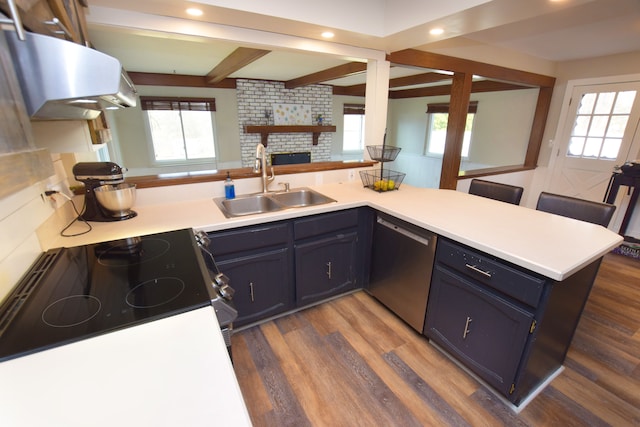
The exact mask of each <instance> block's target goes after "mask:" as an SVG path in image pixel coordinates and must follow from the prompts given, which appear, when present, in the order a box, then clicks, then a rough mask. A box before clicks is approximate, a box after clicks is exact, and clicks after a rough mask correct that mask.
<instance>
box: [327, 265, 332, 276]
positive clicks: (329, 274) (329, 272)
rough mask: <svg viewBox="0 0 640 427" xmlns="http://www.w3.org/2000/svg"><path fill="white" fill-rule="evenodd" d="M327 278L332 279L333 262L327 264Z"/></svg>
mask: <svg viewBox="0 0 640 427" xmlns="http://www.w3.org/2000/svg"><path fill="white" fill-rule="evenodd" d="M327 276H329V279H331V261H329V262H328V263H327Z"/></svg>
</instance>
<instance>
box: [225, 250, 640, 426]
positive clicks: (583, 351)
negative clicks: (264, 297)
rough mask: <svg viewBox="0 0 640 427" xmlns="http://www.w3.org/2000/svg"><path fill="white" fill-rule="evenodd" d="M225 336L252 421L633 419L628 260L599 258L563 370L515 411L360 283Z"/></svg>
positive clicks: (635, 313)
mask: <svg viewBox="0 0 640 427" xmlns="http://www.w3.org/2000/svg"><path fill="white" fill-rule="evenodd" d="M232 345H233V357H234V367H235V371H236V374H237V377H238V381H239V383H240V387H241V389H242V393H243V395H244V398H245V401H246V403H247V407H248V409H249V413H250V415H251V419H252V422H253V423H254V425H255V426H296V427H298V426H332V427H333V426H432V425H433V426H435V425H437V426H496V425H505V426H607V425H609V426H639V425H640V261H638V260H633V259H631V258H626V257H623V256H621V255H615V254H609V255H607V256H606V257H605V260H604V262H603V263H602V266H601V267H600V271H599V273H598V278H597V279H596V283H595V285H594V288H593V290H592V292H591V295H590V297H589V300H588V302H587V305H586V308H585V312H584V314H583V316H582V319H581V321H580V324H579V326H578V329H577V332H576V336H575V338H574V340H573V343H572V346H571V349H570V350H569V354H568V356H567V360H566V362H565V370H564V371H563V372H562V373H561V374H560V375H559V376H558V377H557V378H556V379H554V380H553V382H552V383H551V384H550V385H549V386H548V387H547V388H546V389H545V390H544V391H543V392H542V393H541V394H540V395H539V396H537V397H536V398H535V399H534V400H533V401H532V402H531V403H530V404H529V405H528V406H527V407H526V408H525V409H524V410H522V411H521V412H520V413H519V414H516V413H514V412H513V411H511V410H510V409H509V408H508V407H507V406H505V405H504V404H503V403H502V402H501V401H500V400H499V399H498V398H496V397H495V395H494V394H492V393H491V392H490V391H489V390H487V389H486V388H485V387H484V386H483V385H481V384H480V383H478V382H477V381H475V380H474V379H473V378H472V377H471V376H470V375H468V374H466V373H465V372H464V371H463V370H462V369H460V368H459V367H457V366H456V365H455V364H454V363H453V362H451V361H450V360H449V359H448V358H447V357H445V356H444V355H443V354H442V353H440V352H439V351H438V350H436V349H435V348H434V347H433V346H432V345H430V344H429V342H428V341H427V340H426V339H425V338H424V337H422V336H420V335H419V334H417V333H415V332H414V331H413V329H411V328H410V327H408V326H407V325H406V324H404V323H403V322H402V321H401V320H399V319H398V318H397V317H396V316H395V315H393V314H392V313H390V312H389V311H388V310H387V309H386V308H385V307H384V306H382V305H380V304H379V303H378V302H377V301H376V300H374V299H373V298H371V297H370V296H369V295H367V294H366V293H365V292H357V293H354V294H351V295H347V296H344V297H341V298H339V299H336V300H333V301H330V302H326V303H323V304H321V305H319V306H316V307H313V308H310V309H307V310H304V311H301V312H298V313H295V314H291V315H288V316H286V317H282V318H279V319H276V320H272V321H269V322H266V323H263V324H261V325H259V326H254V327H251V328H249V329H245V330H243V331H240V332H237V333H235V334H234V335H233V337H232Z"/></svg>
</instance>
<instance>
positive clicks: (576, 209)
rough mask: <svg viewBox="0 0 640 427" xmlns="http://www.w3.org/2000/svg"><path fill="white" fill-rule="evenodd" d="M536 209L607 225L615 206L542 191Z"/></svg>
mask: <svg viewBox="0 0 640 427" xmlns="http://www.w3.org/2000/svg"><path fill="white" fill-rule="evenodd" d="M536 209H537V210H539V211H544V212H549V213H552V214H556V215H561V216H566V217H568V218H573V219H579V220H581V221H586V222H590V223H593V224H599V225H602V226H603V227H607V226H608V225H609V222H610V221H611V217H613V213H614V212H615V210H616V206H615V205H610V204H608V203H600V202H593V201H591V200H585V199H578V198H576V197H569V196H563V195H560V194H553V193H547V192H544V191H543V192H542V193H540V197H539V198H538V205H537V206H536Z"/></svg>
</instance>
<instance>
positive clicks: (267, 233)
mask: <svg viewBox="0 0 640 427" xmlns="http://www.w3.org/2000/svg"><path fill="white" fill-rule="evenodd" d="M209 239H210V240H211V244H210V245H209V250H210V251H211V253H213V255H214V256H217V255H223V254H229V253H235V252H242V251H248V250H256V249H261V248H265V247H269V246H274V245H286V244H287V243H288V242H289V225H288V224H287V223H281V224H270V225H266V226H256V227H243V228H241V229H236V230H228V231H217V232H213V233H209Z"/></svg>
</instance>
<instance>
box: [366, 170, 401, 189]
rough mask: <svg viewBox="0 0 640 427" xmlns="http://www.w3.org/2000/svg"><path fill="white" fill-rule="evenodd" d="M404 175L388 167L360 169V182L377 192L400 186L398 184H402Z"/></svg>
mask: <svg viewBox="0 0 640 427" xmlns="http://www.w3.org/2000/svg"><path fill="white" fill-rule="evenodd" d="M404 177H405V174H404V173H402V172H395V171H392V170H388V169H387V170H384V169H379V170H368V171H360V179H361V180H362V184H363V185H364V186H365V187H366V188H370V189H372V190H374V191H378V192H383V191H393V190H397V189H398V188H400V184H402V180H403V179H404Z"/></svg>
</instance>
